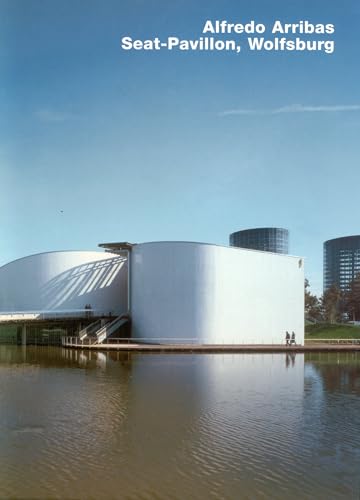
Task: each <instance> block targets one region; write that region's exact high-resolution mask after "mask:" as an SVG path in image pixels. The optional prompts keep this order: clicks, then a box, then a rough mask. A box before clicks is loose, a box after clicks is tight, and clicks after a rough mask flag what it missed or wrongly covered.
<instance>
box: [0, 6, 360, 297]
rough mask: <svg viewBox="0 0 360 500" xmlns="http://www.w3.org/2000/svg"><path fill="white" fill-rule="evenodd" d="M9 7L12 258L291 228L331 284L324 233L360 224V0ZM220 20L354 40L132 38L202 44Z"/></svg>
mask: <svg viewBox="0 0 360 500" xmlns="http://www.w3.org/2000/svg"><path fill="white" fill-rule="evenodd" d="M0 14H1V15H0V19H1V20H0V57H1V59H0V71H1V75H0V100H1V113H0V120H1V123H0V171H1V176H0V230H1V238H0V265H2V264H5V263H6V262H8V261H10V260H12V259H15V258H18V257H22V256H25V255H28V254H31V253H37V252H43V251H48V250H59V249H96V247H97V244H98V243H99V242H104V241H123V240H126V241H131V242H142V241H154V240H193V241H204V242H213V243H218V244H227V242H228V235H229V233H231V232H233V231H235V230H239V229H243V228H244V229H245V228H251V227H262V226H280V227H285V228H288V229H289V230H290V252H291V253H292V254H295V255H303V256H305V257H306V275H307V276H308V278H309V279H310V282H311V285H312V289H313V291H315V292H318V293H320V292H321V290H322V243H323V241H324V240H326V239H329V238H334V237H337V236H344V235H348V234H359V233H360V224H359V195H358V192H359V185H360V168H359V144H360V141H359V139H360V134H359V132H360V95H359V93H360V86H359V82H360V71H359V60H360V58H359V53H360V40H359V37H360V35H359V24H360V4H359V2H358V0H345V1H344V2H341V3H339V2H328V1H322V0H319V1H316V2H306V1H289V0H273V1H271V2H269V1H268V0H262V1H259V0H255V1H254V0H247V1H241V0H232V1H229V0H222V1H219V0H217V1H214V0H206V1H205V0H202V1H199V2H194V1H190V0H173V1H171V2H169V1H165V0H153V1H147V0H121V1H119V0H118V1H110V0H108V1H106V0H105V1H104V0H102V1H100V0H87V1H85V0H81V1H80V0H72V1H70V0H61V1H60V0H51V1H50V0H48V1H45V0H41V1H40V0H27V1H25V0H21V1H20V0H0ZM207 19H212V20H215V19H220V20H221V19H227V20H228V21H229V22H247V21H249V20H251V19H255V20H256V21H257V22H263V23H266V24H267V26H271V22H272V21H274V20H276V19H280V20H282V21H284V22H297V21H298V20H300V19H303V20H304V19H308V20H309V21H311V22H314V23H334V24H335V26H336V33H335V35H334V36H333V37H332V38H334V39H335V41H336V51H335V53H334V54H332V55H326V54H324V53H322V52H319V53H307V54H305V53H297V54H296V53H292V52H288V53H275V52H274V53H254V52H249V51H246V50H243V51H242V53H241V54H239V55H235V54H233V53H225V52H217V53H215V52H214V53H204V52H192V53H191V52H184V53H180V52H166V51H161V52H133V51H131V52H124V51H122V50H121V49H120V39H121V37H122V36H125V35H129V36H132V37H134V38H152V37H154V36H159V37H166V36H168V35H174V36H179V37H182V38H192V39H196V38H198V37H199V36H201V31H202V28H203V24H204V22H205V21H206V20H207ZM268 36H269V37H271V34H269V35H268ZM320 38H321V37H319V39H320ZM330 38H331V37H330ZM349 107H351V108H349ZM283 108H285V110H284V109H283ZM279 109H282V110H283V112H281V113H279V112H276V111H277V110H279ZM229 110H237V112H236V113H234V114H230V115H223V114H222V113H223V112H225V111H229Z"/></svg>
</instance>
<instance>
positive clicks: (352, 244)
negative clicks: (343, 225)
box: [324, 235, 360, 292]
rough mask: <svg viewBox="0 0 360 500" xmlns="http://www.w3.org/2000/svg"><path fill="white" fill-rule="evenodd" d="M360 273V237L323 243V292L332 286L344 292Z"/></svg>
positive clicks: (346, 237) (349, 237)
mask: <svg viewBox="0 0 360 500" xmlns="http://www.w3.org/2000/svg"><path fill="white" fill-rule="evenodd" d="M359 273H360V235H358V236H344V237H343V238H335V239H333V240H328V241H325V243H324V292H325V291H326V290H328V289H329V288H330V287H331V286H332V285H336V286H337V287H338V288H340V290H343V291H346V290H348V288H349V284H350V283H351V281H352V280H353V279H354V278H355V277H356V276H357V275H358V274H359Z"/></svg>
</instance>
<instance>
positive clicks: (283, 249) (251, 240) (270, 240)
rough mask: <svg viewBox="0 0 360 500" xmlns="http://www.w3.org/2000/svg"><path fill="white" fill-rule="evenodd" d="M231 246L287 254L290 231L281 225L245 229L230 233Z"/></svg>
mask: <svg viewBox="0 0 360 500" xmlns="http://www.w3.org/2000/svg"><path fill="white" fill-rule="evenodd" d="M230 246H232V247H239V248H250V249H252V250H262V251H264V252H273V253H282V254H287V253H289V231H288V230H287V229H283V228H280V227H260V228H255V229H244V230H243V231H237V232H235V233H232V234H230Z"/></svg>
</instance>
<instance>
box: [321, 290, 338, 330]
mask: <svg viewBox="0 0 360 500" xmlns="http://www.w3.org/2000/svg"><path fill="white" fill-rule="evenodd" d="M321 309H322V314H323V317H324V320H325V321H328V322H329V323H336V322H337V321H341V319H342V313H343V294H342V293H341V291H340V290H339V288H338V287H337V286H336V285H331V287H330V288H328V289H327V290H326V291H325V292H324V294H323V296H322V298H321Z"/></svg>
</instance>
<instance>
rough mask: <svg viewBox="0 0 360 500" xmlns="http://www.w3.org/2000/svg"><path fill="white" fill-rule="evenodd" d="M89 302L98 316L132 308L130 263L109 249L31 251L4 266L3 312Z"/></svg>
mask: <svg viewBox="0 0 360 500" xmlns="http://www.w3.org/2000/svg"><path fill="white" fill-rule="evenodd" d="M86 304H90V305H91V308H92V310H93V311H94V312H95V311H96V312H98V313H99V314H108V313H110V312H111V313H113V314H121V313H124V312H126V311H127V262H126V261H125V259H124V258H123V257H120V256H119V255H116V254H111V253H105V252H82V251H65V252H49V253H42V254H37V255H31V256H29V257H25V258H23V259H18V260H15V261H13V262H10V263H9V264H7V265H5V266H2V267H0V314H2V313H11V312H13V313H14V312H18V313H20V312H22V311H23V312H27V311H28V312H31V311H32V312H35V311H36V312H38V313H40V312H42V311H57V312H59V314H61V312H63V315H64V316H65V315H67V316H68V315H69V313H68V312H69V311H73V310H80V309H83V308H84V307H85V305H86Z"/></svg>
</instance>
